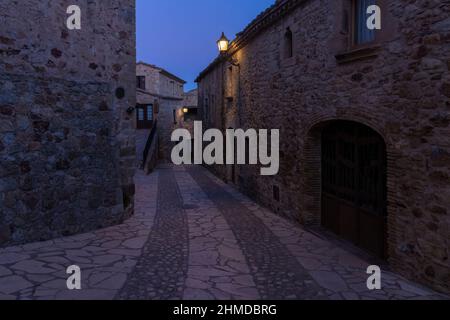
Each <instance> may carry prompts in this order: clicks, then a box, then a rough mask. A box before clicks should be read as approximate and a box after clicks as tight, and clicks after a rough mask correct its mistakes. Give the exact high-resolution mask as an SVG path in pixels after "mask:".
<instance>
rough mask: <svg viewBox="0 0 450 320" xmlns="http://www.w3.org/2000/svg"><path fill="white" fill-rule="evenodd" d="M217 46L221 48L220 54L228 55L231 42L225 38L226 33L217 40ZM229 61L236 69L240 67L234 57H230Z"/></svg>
mask: <svg viewBox="0 0 450 320" xmlns="http://www.w3.org/2000/svg"><path fill="white" fill-rule="evenodd" d="M217 46H218V47H219V52H220V54H221V55H223V56H226V55H227V53H228V49H229V48H230V40H228V38H227V37H226V36H225V33H224V32H222V36H221V37H220V39H219V40H217ZM227 61H228V62H229V63H231V64H232V65H233V66H235V67H239V63H238V62H237V60H236V59H235V58H233V57H231V56H230V57H228V59H227Z"/></svg>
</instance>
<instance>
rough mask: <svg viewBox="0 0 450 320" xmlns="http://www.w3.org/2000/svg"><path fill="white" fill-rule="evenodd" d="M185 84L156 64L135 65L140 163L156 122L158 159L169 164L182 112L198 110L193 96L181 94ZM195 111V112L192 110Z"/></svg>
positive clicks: (180, 123) (191, 94) (181, 124)
mask: <svg viewBox="0 0 450 320" xmlns="http://www.w3.org/2000/svg"><path fill="white" fill-rule="evenodd" d="M185 83H186V81H184V80H182V79H180V78H179V77H177V76H175V75H174V74H172V73H170V72H168V71H166V70H164V69H163V68H160V67H158V66H155V65H151V64H148V63H144V62H138V63H137V66H136V86H137V99H136V100H137V105H136V129H137V130H138V132H137V153H138V161H139V160H143V159H142V158H143V157H144V156H143V153H144V148H145V144H146V143H147V139H148V136H149V134H150V130H151V129H152V128H153V126H154V124H155V123H156V122H157V127H158V128H157V133H158V142H159V147H158V159H159V161H162V162H165V161H170V157H171V152H172V147H173V145H174V143H172V142H171V135H172V132H173V130H174V129H176V128H179V127H182V126H183V117H184V113H185V112H184V111H185V110H184V109H185V107H186V103H187V104H189V107H190V108H192V109H194V107H195V109H196V108H197V102H196V98H194V96H196V93H194V94H193V93H187V94H185V93H184V85H185ZM193 112H194V111H193Z"/></svg>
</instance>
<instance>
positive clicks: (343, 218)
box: [197, 0, 450, 292]
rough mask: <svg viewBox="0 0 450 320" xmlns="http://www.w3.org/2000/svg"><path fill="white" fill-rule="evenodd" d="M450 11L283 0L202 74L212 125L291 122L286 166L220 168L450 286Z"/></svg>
mask: <svg viewBox="0 0 450 320" xmlns="http://www.w3.org/2000/svg"><path fill="white" fill-rule="evenodd" d="M371 4H377V5H379V6H380V8H381V18H382V20H381V21H382V28H381V30H377V31H370V30H368V29H367V27H366V24H365V21H366V19H367V17H368V16H367V15H366V10H365V9H366V6H368V5H371ZM449 16H450V5H449V3H448V1H440V0H432V1H419V0H412V1H386V0H377V1H365V0H354V1H352V0H333V1H325V0H285V1H277V2H276V3H275V4H274V5H273V6H272V7H270V8H269V9H268V10H266V11H265V12H263V13H262V14H261V15H260V16H259V17H257V18H256V19H255V20H254V21H253V22H251V23H250V25H249V26H248V27H246V29H245V30H244V31H243V32H241V33H239V34H238V35H237V37H236V39H235V40H234V41H233V42H232V43H231V45H230V48H229V50H228V52H227V53H226V54H223V55H220V56H219V57H218V58H217V59H216V60H215V61H213V62H212V64H211V65H210V66H208V67H207V68H206V69H205V70H204V71H203V72H202V73H201V74H200V76H199V77H198V79H197V82H198V83H199V104H200V108H201V109H202V115H203V121H204V127H206V128H208V127H209V128H220V129H222V130H225V129H227V128H242V129H244V130H247V129H249V128H254V129H280V134H281V140H280V157H281V159H280V162H281V164H280V165H281V167H280V172H279V174H278V175H276V176H270V177H264V176H260V168H259V167H258V166H249V165H242V166H215V167H213V168H211V169H212V170H214V171H215V172H216V173H217V174H218V175H219V176H221V177H222V178H223V179H225V180H227V181H229V182H230V183H234V184H235V185H236V186H238V187H239V188H240V189H241V190H242V191H244V192H246V193H247V194H248V195H249V196H251V197H253V198H254V199H257V200H258V201H259V202H260V203H262V204H264V205H266V206H268V207H270V208H271V209H272V210H274V211H275V212H278V213H279V214H280V215H282V216H285V217H287V218H289V219H291V220H293V221H298V222H299V223H302V224H304V225H308V226H311V227H320V228H319V229H320V230H323V232H325V233H327V231H326V230H330V231H332V233H333V234H337V235H338V236H339V238H342V239H346V240H349V241H350V242H352V243H353V244H356V246H358V247H360V248H362V249H364V250H365V251H367V252H370V253H371V254H372V255H373V256H374V257H376V256H377V257H379V258H382V259H383V260H385V261H387V263H388V264H389V266H390V267H391V268H392V269H393V270H395V271H397V272H399V273H401V274H402V275H404V276H406V277H408V278H410V279H413V280H416V281H420V282H422V283H424V284H427V285H430V286H433V287H434V288H436V289H438V290H441V291H446V292H448V291H450V260H449V254H450V217H449V214H450V202H449V199H450V167H449V163H450V139H449V136H450V127H449V125H450V113H449V110H450V109H449V107H450V74H449V70H450V18H449ZM375 261H377V260H375Z"/></svg>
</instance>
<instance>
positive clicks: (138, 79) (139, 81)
mask: <svg viewBox="0 0 450 320" xmlns="http://www.w3.org/2000/svg"><path fill="white" fill-rule="evenodd" d="M136 83H137V87H138V89H142V90H145V77H144V76H137V77H136Z"/></svg>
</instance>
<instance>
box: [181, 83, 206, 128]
mask: <svg viewBox="0 0 450 320" xmlns="http://www.w3.org/2000/svg"><path fill="white" fill-rule="evenodd" d="M181 111H182V112H181V113H179V114H178V122H179V127H180V128H185V129H188V130H189V131H190V132H191V134H193V133H194V132H193V130H194V121H197V120H198V121H201V114H200V111H199V110H198V90H197V89H194V90H191V91H189V92H186V93H185V94H184V99H183V109H182V110H181Z"/></svg>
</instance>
